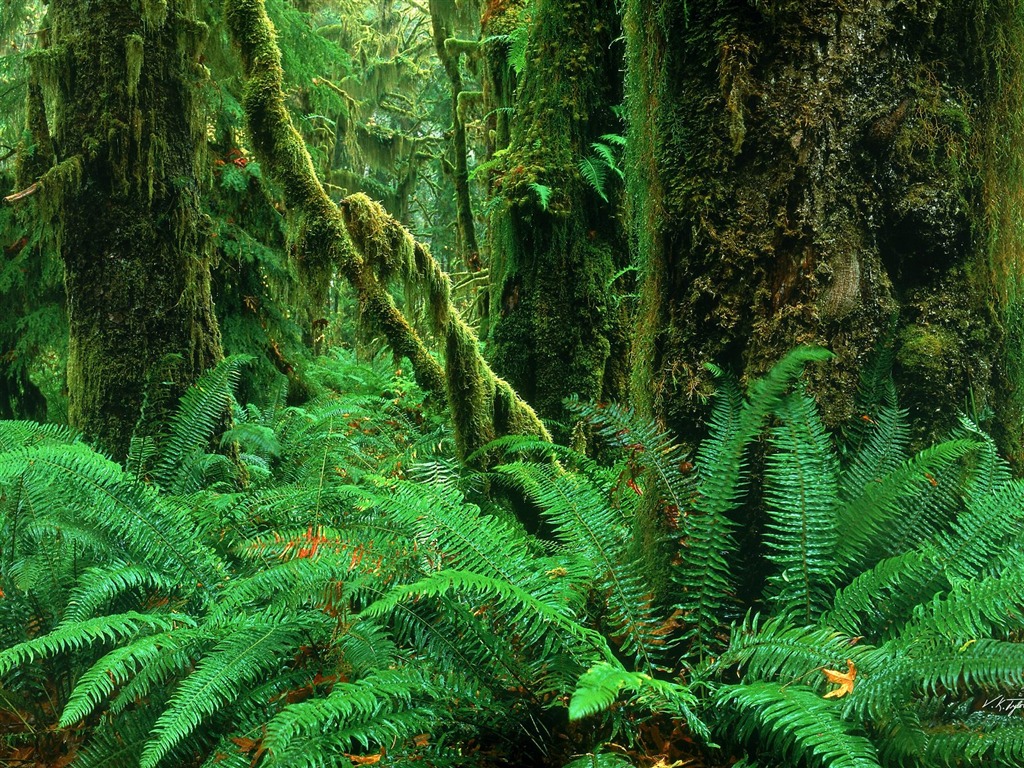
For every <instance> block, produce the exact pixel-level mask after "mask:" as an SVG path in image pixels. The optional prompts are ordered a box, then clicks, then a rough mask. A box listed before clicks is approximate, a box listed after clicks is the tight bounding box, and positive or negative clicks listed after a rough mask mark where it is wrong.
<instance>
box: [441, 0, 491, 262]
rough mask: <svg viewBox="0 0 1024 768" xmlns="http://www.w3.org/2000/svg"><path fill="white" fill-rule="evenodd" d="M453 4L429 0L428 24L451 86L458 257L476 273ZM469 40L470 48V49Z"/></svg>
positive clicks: (451, 170)
mask: <svg viewBox="0 0 1024 768" xmlns="http://www.w3.org/2000/svg"><path fill="white" fill-rule="evenodd" d="M455 11H456V9H455V4H454V3H452V2H451V0H430V23H431V26H432V31H433V35H434V49H435V50H436V51H437V58H438V60H439V61H440V62H441V66H442V67H443V68H444V71H445V74H446V75H447V76H448V84H449V87H450V89H451V109H452V143H451V160H450V161H447V160H445V164H446V167H447V168H448V171H449V173H450V174H451V177H452V182H453V183H454V185H455V211H456V222H455V223H456V232H457V234H458V237H457V246H458V252H459V256H460V257H461V259H462V262H463V264H465V266H466V269H468V270H469V271H471V272H476V271H478V270H479V269H480V267H481V263H480V248H479V246H478V245H477V242H476V227H475V225H474V223H473V206H472V202H471V200H470V196H469V166H468V163H467V155H468V147H467V141H466V117H465V112H466V104H465V100H464V98H463V96H464V95H466V96H469V95H471V93H472V92H470V91H466V90H465V88H464V86H463V79H462V65H461V60H462V55H463V53H466V52H467V51H466V50H465V47H466V41H462V40H459V39H458V38H456V37H455V36H454V32H455V30H454V23H453V22H454V17H455V15H456V14H455ZM472 45H473V44H472V43H471V44H470V50H472Z"/></svg>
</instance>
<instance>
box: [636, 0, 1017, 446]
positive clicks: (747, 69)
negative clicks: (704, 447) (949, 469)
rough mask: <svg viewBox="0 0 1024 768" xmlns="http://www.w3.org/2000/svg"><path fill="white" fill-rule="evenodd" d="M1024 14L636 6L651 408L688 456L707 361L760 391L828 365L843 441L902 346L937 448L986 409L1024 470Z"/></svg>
mask: <svg viewBox="0 0 1024 768" xmlns="http://www.w3.org/2000/svg"><path fill="white" fill-rule="evenodd" d="M1022 9H1024V4H1022V3H1021V2H1020V0H992V1H991V2H984V3H979V2H974V1H973V0H937V1H936V2H929V3H905V2H902V1H900V0H870V2H864V3H857V4H854V5H849V4H841V3H808V2H804V0H778V1H777V2H771V3H737V2H731V0H710V1H709V2H702V3H692V2H690V3H688V2H686V0H628V2H626V4H625V15H624V21H623V24H624V28H625V34H626V40H627V73H628V75H627V79H628V82H627V93H628V111H629V115H630V121H629V123H630V136H629V145H628V153H629V159H628V165H629V169H630V171H631V175H630V179H631V180H630V197H631V200H632V203H633V222H632V231H633V236H634V241H635V243H636V245H637V250H638V253H639V256H640V259H641V261H642V264H643V267H644V270H645V273H644V299H643V306H642V313H641V322H640V324H639V329H638V330H639V333H638V340H637V344H636V349H635V356H634V359H635V361H636V366H635V369H634V374H633V396H634V400H635V401H636V402H637V403H638V404H639V405H640V406H641V407H642V408H644V409H646V410H649V411H651V412H653V413H655V414H657V415H658V416H659V417H660V418H661V419H663V420H664V421H665V422H666V423H667V424H668V425H671V426H672V427H674V428H676V429H677V430H680V431H681V433H682V434H683V435H685V436H686V437H687V438H688V439H691V440H695V439H696V438H697V437H698V436H699V435H700V433H701V427H700V421H701V419H702V418H704V417H705V416H706V405H705V402H706V396H707V395H708V394H709V392H710V390H711V388H712V383H711V381H710V379H709V374H708V373H707V372H706V369H705V368H704V364H705V363H707V362H715V363H718V364H722V365H725V366H727V367H730V368H732V369H734V370H737V371H742V372H743V374H744V375H746V376H756V375H759V374H760V373H763V372H764V371H766V370H767V369H768V368H769V367H770V366H771V365H772V363H773V362H774V361H776V360H777V359H779V358H780V357H781V356H782V354H783V353H784V352H785V351H786V350H788V349H790V348H791V347H793V346H794V345H797V344H808V343H814V344H820V345H823V346H826V347H828V348H830V349H832V350H833V351H834V352H836V354H837V356H838V357H837V360H836V362H835V364H834V365H831V366H828V367H825V368H823V369H822V370H820V371H817V372H815V373H814V374H813V375H812V379H813V381H814V385H815V386H814V388H815V391H816V393H817V394H818V395H819V399H820V400H821V402H822V405H823V408H824V411H825V416H826V419H827V421H828V422H829V423H831V424H836V423H839V422H842V421H843V420H844V419H846V418H848V417H849V416H851V415H852V414H851V409H852V407H853V393H854V392H855V391H856V389H857V387H856V384H857V381H858V376H859V373H860V369H861V367H862V366H863V364H864V361H865V360H866V359H867V357H868V355H869V354H870V352H871V350H872V349H873V348H874V347H875V345H876V344H877V343H878V342H879V341H880V340H883V339H886V338H895V339H897V343H898V344H899V345H902V346H901V347H900V348H898V349H897V350H896V361H897V365H896V375H897V379H898V381H899V382H900V383H902V384H903V385H905V386H903V387H902V389H903V390H904V391H903V393H902V395H901V397H902V401H903V402H904V403H905V404H906V405H907V406H909V407H910V408H911V412H912V415H913V418H914V420H915V429H916V434H917V438H918V439H919V440H920V441H922V442H923V441H925V440H927V439H930V438H932V437H934V436H935V435H936V434H939V433H941V432H943V431H944V430H945V429H947V428H948V427H949V426H950V425H952V424H953V423H954V422H955V419H956V414H957V412H958V410H961V409H962V408H964V406H965V404H966V403H968V402H972V403H974V404H975V405H976V407H977V408H978V412H981V411H982V410H984V409H985V408H987V407H991V408H993V409H995V411H996V412H997V416H998V418H997V419H996V424H995V428H996V430H997V431H1001V433H1002V437H1003V438H1005V441H1004V447H1005V448H1006V449H1007V450H1008V451H1009V452H1011V453H1016V452H1017V448H1016V444H1018V443H1019V441H1020V437H1019V435H1017V433H1019V425H1020V413H1021V410H1020V396H1019V395H1015V394H1014V392H1019V391H1021V388H1020V381H1021V378H1022V376H1021V373H1020V368H1021V367H1020V364H1019V362H1016V365H1015V366H1014V364H1015V361H1019V360H1020V359H1024V355H1022V354H1021V344H1022V342H1024V334H1022V329H1024V323H1022V321H1024V313H1022V312H1021V311H1020V307H1021V298H1020V297H1021V296H1024V293H1022V291H1021V287H1024V281H1021V280H1020V279H1019V278H1017V277H1016V275H1019V274H1021V273H1022V270H1021V266H1022V265H1021V254H1022V253H1024V248H1022V247H1021V246H1022V237H1021V230H1020V227H1019V225H1018V224H1015V223H1014V222H1019V220H1020V216H1021V210H1022V208H1024V205H1022V196H1021V194H1020V191H1019V190H1020V181H1019V180H1020V176H1021V165H1022V163H1021V157H1022V152H1021V149H1020V145H1019V141H1016V140H1015V138H1013V137H1016V136H1019V134H1020V126H1021V122H1022V117H1021V116H1022V114H1024V112H1022V109H1021V104H1022V95H1021V93H1020V88H1018V87H1016V86H1015V85H1014V86H1011V85H1010V83H1017V82H1019V78H1020V76H1021V72H1022V60H1024V22H1022ZM940 342H941V344H940ZM1010 342H1015V345H1016V346H1015V347H1011V346H1009V345H1008V344H1009V343H1010ZM904 347H905V348H904ZM939 347H941V350H939V352H940V354H939V358H938V359H939V360H941V365H942V369H943V371H944V373H943V375H942V376H941V383H940V382H939V381H936V379H935V376H936V372H935V365H936V364H937V362H936V360H935V359H931V358H929V356H928V355H925V354H922V352H923V351H925V350H933V351H934V350H937V349H939ZM923 380H927V381H928V382H929V384H928V385H927V386H924V387H921V388H920V389H919V388H918V385H919V384H920V383H921V382H922V381H923Z"/></svg>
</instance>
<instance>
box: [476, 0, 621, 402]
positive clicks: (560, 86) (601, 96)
mask: <svg viewBox="0 0 1024 768" xmlns="http://www.w3.org/2000/svg"><path fill="white" fill-rule="evenodd" d="M532 19H533V20H532V23H531V27H530V31H529V42H528V46H527V53H526V62H525V67H524V69H523V71H522V73H521V77H520V83H519V88H518V92H517V94H516V102H515V107H514V113H513V117H512V124H511V142H510V144H509V146H508V150H507V153H506V154H505V155H504V156H503V165H502V168H501V171H500V173H499V175H498V176H497V178H496V179H495V181H494V187H495V189H496V191H497V193H498V194H499V195H500V197H501V199H502V202H503V203H504V205H503V207H502V208H501V209H500V210H499V211H498V212H497V213H496V214H495V215H493V217H492V234H491V238H492V244H491V254H492V256H491V258H492V265H491V274H492V284H493V286H494V290H493V295H492V299H491V312H492V316H493V331H492V353H493V359H494V364H495V367H496V369H497V370H498V371H499V372H501V374H502V375H503V376H504V377H505V378H506V379H508V381H509V383H510V384H512V386H513V387H514V388H515V389H516V391H517V392H519V393H520V394H521V395H522V396H523V397H524V398H525V399H526V400H527V401H528V402H530V403H531V404H532V405H533V406H534V407H535V408H536V409H537V411H538V412H539V413H540V414H541V415H542V416H544V417H546V418H549V419H561V418H563V416H564V411H563V407H562V400H563V399H564V398H565V397H566V396H567V395H570V394H578V395H580V396H581V397H583V398H588V399H600V398H602V397H607V396H615V395H617V394H620V393H619V392H616V391H615V388H614V387H610V386H609V379H608V378H607V377H606V375H605V374H606V368H607V366H608V365H609V361H610V358H611V357H612V356H611V349H612V339H613V337H614V334H615V330H616V329H615V323H614V320H613V312H612V311H611V308H610V306H609V298H608V297H609V289H610V284H611V281H612V276H613V274H614V272H615V268H616V265H617V264H618V263H619V262H620V261H621V259H622V257H623V255H624V254H625V252H626V247H625V241H624V240H623V237H622V228H621V226H620V224H619V220H618V218H617V216H616V211H617V209H616V206H615V202H616V199H617V197H618V194H617V193H618V190H617V189H616V188H615V185H616V183H617V179H616V178H615V175H614V173H611V172H609V171H610V169H607V168H605V169H604V180H603V184H601V185H599V187H600V188H599V187H595V186H594V185H593V184H592V183H588V181H587V180H585V179H584V177H583V175H582V174H581V171H580V162H581V161H583V160H586V159H588V158H590V159H591V160H594V158H593V157H592V155H593V154H594V153H593V150H592V148H591V144H592V142H594V141H595V140H597V139H598V138H599V137H600V136H602V135H603V134H608V133H615V132H616V131H617V130H618V126H617V120H616V118H615V116H614V113H613V109H612V108H613V107H614V106H615V105H616V104H618V103H619V101H620V100H621V93H622V91H621V75H620V70H621V63H622V61H621V51H620V49H619V48H618V46H617V45H616V44H615V40H616V37H617V35H618V18H617V14H616V10H615V4H614V3H613V2H612V1H611V0H574V1H573V2H564V0H540V1H539V2H538V3H537V4H536V7H535V8H534V10H533V14H532ZM489 21H490V22H491V25H492V26H493V24H494V20H489ZM491 55H492V57H493V56H494V52H492V54H491ZM491 69H492V73H500V74H501V76H502V77H505V76H506V74H505V73H501V67H500V64H499V66H496V67H495V66H492V67H491ZM498 90H499V89H497V88H494V87H492V89H491V92H492V93H497V92H498ZM599 170H600V169H599ZM603 198H607V199H603ZM609 200H610V201H611V202H609Z"/></svg>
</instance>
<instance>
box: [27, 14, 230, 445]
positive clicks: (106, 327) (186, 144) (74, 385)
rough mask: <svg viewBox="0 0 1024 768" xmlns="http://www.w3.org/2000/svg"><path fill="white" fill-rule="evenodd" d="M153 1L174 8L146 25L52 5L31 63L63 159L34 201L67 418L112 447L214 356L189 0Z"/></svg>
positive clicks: (146, 427) (133, 17)
mask: <svg viewBox="0 0 1024 768" xmlns="http://www.w3.org/2000/svg"><path fill="white" fill-rule="evenodd" d="M164 7H165V10H166V9H167V8H171V7H173V11H174V12H173V13H171V14H168V16H167V19H166V20H165V21H163V22H161V24H160V25H154V24H149V23H148V22H147V20H146V19H145V18H143V14H142V13H140V11H139V8H138V6H137V5H134V4H133V3H131V2H111V3H103V4H96V3H90V2H84V1H83V2H69V3H62V4H60V5H59V6H56V5H55V6H54V7H53V8H51V9H50V11H49V14H48V21H49V30H50V39H51V41H52V44H53V46H54V47H53V49H52V50H51V51H48V52H43V53H41V54H39V55H38V56H37V57H35V60H34V61H35V63H34V64H33V67H34V68H35V69H36V70H38V73H39V77H40V82H41V83H42V84H43V90H44V91H45V92H46V101H47V109H46V112H47V120H48V122H49V124H50V127H51V128H52V130H53V135H54V138H55V140H56V142H57V144H58V145H59V146H60V148H61V152H62V156H63V158H64V159H63V161H62V162H60V163H57V164H56V165H54V166H53V167H52V168H50V169H49V170H48V171H47V172H46V173H45V174H44V175H43V176H42V177H41V178H40V179H39V187H40V192H41V194H40V196H39V200H40V203H41V206H42V211H43V213H44V214H46V215H52V217H53V221H54V222H55V229H56V230H57V234H58V237H57V239H58V241H59V249H60V251H61V256H62V259H63V262H64V267H65V284H66V287H67V293H68V315H69V316H68V322H69V329H70V336H69V349H68V372H67V373H68V388H69V405H68V416H69V419H70V420H71V422H72V423H73V424H75V425H76V426H78V427H79V428H81V429H82V430H83V431H84V432H85V433H86V434H87V435H89V436H90V437H91V438H93V439H94V440H96V441H97V442H98V443H99V444H100V445H102V446H103V447H104V448H105V449H106V450H108V451H109V452H110V453H112V454H113V455H115V456H118V457H121V456H124V455H125V453H126V452H127V449H128V444H129V440H130V438H131V436H132V435H133V434H137V435H140V436H144V435H148V434H151V433H152V431H153V430H154V429H156V428H157V427H156V425H158V424H160V423H166V417H167V411H168V409H170V408H171V407H173V405H174V402H175V400H176V398H177V396H178V395H180V394H181V392H183V391H184V389H185V388H186V387H187V386H188V385H189V384H190V383H191V382H193V381H194V380H195V379H196V378H197V377H198V376H199V374H200V373H201V372H202V371H203V370H204V369H205V368H206V367H208V366H209V365H211V364H213V363H214V362H216V360H217V359H218V358H219V357H220V354H221V352H220V336H219V331H218V328H217V323H216V320H215V318H214V314H213V304H212V299H211V296H210V276H209V266H208V259H207V248H206V235H205V224H204V217H203V215H202V212H201V210H200V203H199V191H200V186H201V183H202V180H201V177H200V176H199V175H198V173H197V168H196V163H195V158H196V155H197V153H198V152H199V151H200V150H199V148H198V143H199V142H200V141H201V140H202V134H201V133H200V134H198V135H197V133H196V130H195V126H196V124H197V123H202V121H203V118H202V116H201V115H200V114H199V113H200V110H199V109H197V104H196V102H195V101H194V100H193V98H192V90H191V88H190V86H191V84H192V82H193V77H194V73H193V71H192V70H191V68H190V67H189V66H188V65H187V62H190V61H193V60H194V59H195V57H196V56H197V53H196V51H195V50H193V49H192V48H190V46H194V40H193V39H192V38H191V37H190V36H189V35H187V34H184V35H183V34H182V32H183V30H186V29H187V28H190V27H191V26H192V25H190V23H189V19H188V16H189V14H190V13H191V12H192V11H191V7H190V6H189V5H188V4H187V3H183V2H175V3H171V4H170V5H169V4H167V3H164ZM186 49H188V50H186ZM143 51H145V56H143ZM140 339H145V344H140V343H139V340H140ZM167 360H170V361H172V362H168V363H167V364H166V365H164V362H165V361H167ZM161 366H162V367H161ZM164 382H170V384H169V385H167V384H165V383H164ZM144 404H146V406H145V408H144V407H143V406H144Z"/></svg>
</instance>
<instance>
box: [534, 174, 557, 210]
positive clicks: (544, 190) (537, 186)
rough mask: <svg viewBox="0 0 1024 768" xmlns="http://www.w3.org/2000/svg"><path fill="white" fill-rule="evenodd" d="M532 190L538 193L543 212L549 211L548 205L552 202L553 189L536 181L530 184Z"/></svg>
mask: <svg viewBox="0 0 1024 768" xmlns="http://www.w3.org/2000/svg"><path fill="white" fill-rule="evenodd" d="M530 189H532V190H533V191H534V192H536V193H537V199H538V200H539V201H540V207H541V209H542V210H545V211H546V210H547V209H548V203H549V202H550V201H551V193H552V191H553V190H552V189H551V187H549V186H547V185H546V184H541V183H539V182H536V181H531V182H530Z"/></svg>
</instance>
